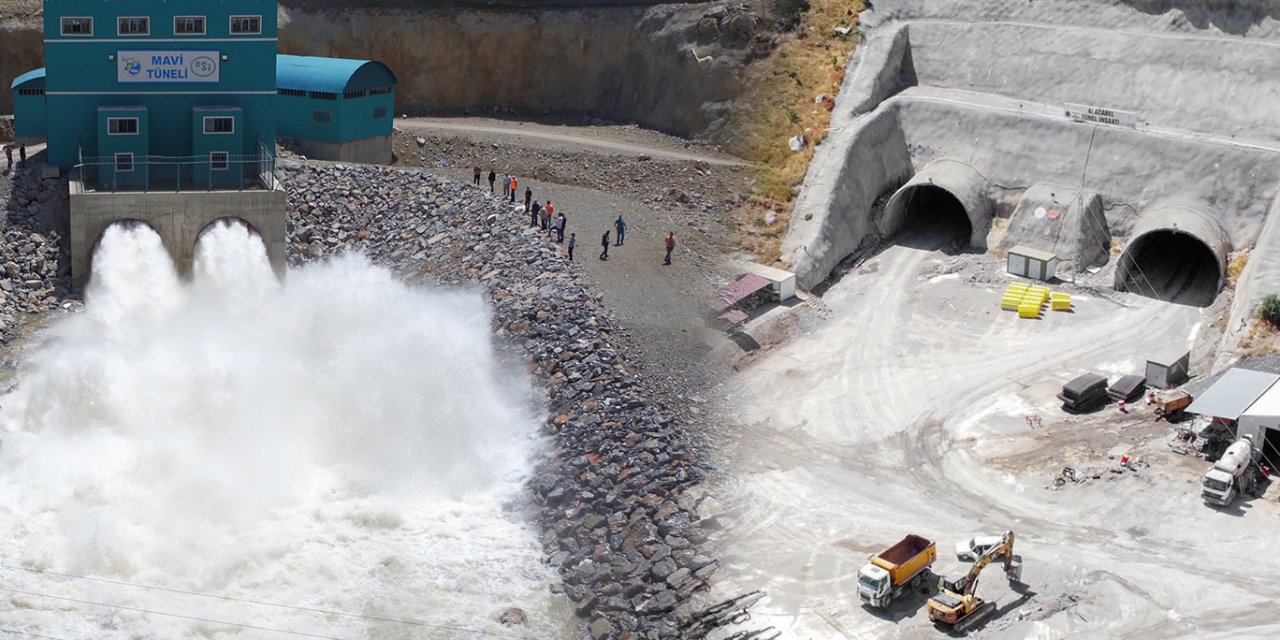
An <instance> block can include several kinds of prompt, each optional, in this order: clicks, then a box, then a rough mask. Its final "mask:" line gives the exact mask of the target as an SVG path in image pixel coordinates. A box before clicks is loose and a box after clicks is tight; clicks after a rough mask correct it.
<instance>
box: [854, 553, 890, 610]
mask: <svg viewBox="0 0 1280 640" xmlns="http://www.w3.org/2000/svg"><path fill="white" fill-rule="evenodd" d="M892 589H893V581H892V580H891V579H890V578H889V572H888V571H885V570H884V569H881V568H880V567H877V566H876V565H874V564H871V563H867V564H865V565H863V566H862V570H861V571H859V572H858V597H859V598H861V599H862V601H863V602H866V603H867V604H870V605H871V606H873V607H884V606H885V605H887V604H888V603H889V601H890V600H892V598H891V597H890V591H891V590H892Z"/></svg>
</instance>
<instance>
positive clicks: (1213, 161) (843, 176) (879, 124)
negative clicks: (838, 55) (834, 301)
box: [783, 90, 1280, 287]
mask: <svg viewBox="0 0 1280 640" xmlns="http://www.w3.org/2000/svg"><path fill="white" fill-rule="evenodd" d="M913 92H914V90H907V91H904V92H903V93H901V94H899V95H898V96H895V97H894V98H892V99H891V100H889V101H887V102H886V103H884V104H882V105H881V106H880V107H879V108H878V109H877V110H876V111H874V112H873V113H871V114H868V115H865V116H860V117H858V118H856V119H855V121H854V122H852V123H850V124H848V125H846V126H845V127H844V128H843V129H841V130H839V131H836V132H835V133H834V134H833V135H830V136H828V138H827V140H826V141H825V142H824V143H823V145H821V146H819V148H818V149H817V151H816V152H815V156H814V162H813V164H812V165H811V166H810V170H809V174H808V176H807V177H806V180H805V186H804V189H803V190H802V191H801V194H800V197H799V198H798V199H797V203H796V210H795V213H794V214H793V216H792V223H791V228H790V229H789V230H788V234H787V237H786V239H785V240H784V242H783V257H784V259H786V260H788V261H790V263H791V264H792V265H793V269H794V271H795V272H796V277H797V279H798V281H799V282H800V284H801V286H804V287H813V286H815V285H816V284H817V283H819V282H821V281H823V280H824V279H826V277H827V275H828V274H829V273H830V270H831V268H832V267H834V266H835V264H837V263H838V262H839V261H840V260H841V259H843V258H844V257H845V256H847V255H849V254H850V253H852V252H853V251H854V250H855V249H857V247H858V246H859V244H860V242H861V241H862V238H863V236H864V235H865V234H866V233H869V232H871V231H872V228H871V224H870V220H869V214H870V211H871V205H872V204H873V203H874V201H875V198H876V197H877V196H878V195H880V194H881V193H882V192H883V191H882V190H883V189H884V188H885V187H886V186H894V187H896V186H897V184H901V183H902V182H904V181H905V180H906V179H907V178H909V177H910V175H911V170H910V166H911V164H914V165H915V166H923V165H925V164H928V163H929V162H932V161H934V160H938V159H953V160H962V161H964V162H965V163H966V164H969V165H971V166H973V167H977V168H978V169H980V170H981V173H982V175H984V176H985V177H986V178H987V179H988V180H989V181H990V182H991V184H992V186H993V188H995V189H997V190H1016V189H1025V188H1027V187H1029V186H1030V185H1032V184H1034V183H1036V182H1041V181H1046V182H1055V183H1059V184H1077V185H1078V184H1081V183H1082V182H1083V184H1084V185H1085V187H1086V188H1087V189H1089V190H1093V191H1097V192H1098V193H1099V194H1101V195H1102V198H1103V201H1104V203H1105V209H1106V211H1107V225H1108V228H1109V230H1110V232H1111V233H1112V234H1116V235H1127V234H1128V233H1129V232H1130V231H1131V230H1132V228H1133V226H1134V224H1135V222H1136V220H1137V218H1138V217H1139V212H1141V211H1143V210H1146V209H1149V208H1151V207H1152V206H1153V205H1155V204H1158V203H1161V202H1164V201H1168V200H1177V201H1180V202H1183V203H1187V204H1188V205H1189V206H1191V207H1192V208H1195V209H1199V210H1202V211H1205V212H1207V213H1208V214H1209V215H1211V216H1212V217H1213V218H1214V220H1216V221H1217V222H1218V224H1220V225H1221V226H1222V228H1223V229H1224V232H1225V234H1226V237H1227V240H1228V243H1229V244H1230V245H1231V246H1234V247H1247V246H1252V245H1253V242H1254V240H1255V239H1256V238H1257V237H1258V233H1259V231H1260V230H1261V228H1262V223H1263V221H1264V219H1265V217H1266V213H1267V207H1268V206H1269V204H1270V203H1271V202H1272V201H1273V200H1274V199H1275V197H1276V195H1277V193H1278V192H1280V161H1278V156H1277V154H1276V153H1275V152H1272V151H1269V150H1267V149H1262V148H1254V147H1249V146H1243V145H1237V144H1233V143H1230V142H1218V141H1210V140H1207V139H1200V138H1195V137H1187V136H1179V135H1173V134H1168V135H1166V134H1160V133H1152V132H1143V131H1137V130H1132V129H1124V128H1120V127H1105V126H1093V125H1086V124H1082V123H1076V122H1072V121H1070V120H1069V119H1067V118H1065V117H1054V116H1045V115H1040V114H1034V113H1029V112H1028V113H1019V112H1016V111H1013V112H1010V111H1008V110H1001V109H991V108H986V107H984V106H981V105H976V106H973V105H966V104H961V103H957V102H955V101H950V100H944V99H934V98H933V97H931V96H930V95H928V94H927V93H921V94H919V95H916V94H915V93H913ZM908 150H909V153H908ZM890 177H893V178H894V179H896V180H897V183H896V184H895V182H894V179H890ZM806 216H808V217H809V219H808V220H806V219H805V217H806Z"/></svg>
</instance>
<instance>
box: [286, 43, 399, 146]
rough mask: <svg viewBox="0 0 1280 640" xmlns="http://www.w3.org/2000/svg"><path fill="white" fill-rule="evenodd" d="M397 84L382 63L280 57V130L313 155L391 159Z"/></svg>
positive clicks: (293, 142) (392, 74)
mask: <svg viewBox="0 0 1280 640" xmlns="http://www.w3.org/2000/svg"><path fill="white" fill-rule="evenodd" d="M395 87H396V76H395V74H394V73H392V72H391V69H389V68H387V65H385V64H382V63H381V62H372V61H369V60H345V59H340V58H317V57H311V56H289V55H280V56H277V57H276V92H277V94H279V105H280V109H279V112H280V119H279V123H278V133H279V135H280V137H281V138H284V139H287V140H289V142H291V143H292V144H293V145H295V146H296V147H298V149H299V151H301V152H302V153H303V154H305V155H307V156H308V157H312V158H319V159H322V160H342V161H349V162H390V161H391V132H392V128H393V118H394V111H393V110H394V108H395Z"/></svg>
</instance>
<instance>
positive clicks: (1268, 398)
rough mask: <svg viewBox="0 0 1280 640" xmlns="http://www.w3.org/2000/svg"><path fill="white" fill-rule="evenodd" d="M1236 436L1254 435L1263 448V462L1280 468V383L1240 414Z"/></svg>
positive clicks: (1254, 439) (1254, 441) (1258, 444)
mask: <svg viewBox="0 0 1280 640" xmlns="http://www.w3.org/2000/svg"><path fill="white" fill-rule="evenodd" d="M1236 436H1237V437H1241V438H1243V437H1245V436H1253V443H1254V444H1255V445H1257V446H1258V447H1260V448H1261V449H1262V457H1263V464H1265V465H1267V466H1269V467H1271V468H1272V469H1280V384H1276V385H1271V387H1270V388H1269V389H1267V390H1266V392H1265V393H1263V394H1262V396H1260V397H1259V398H1258V399H1257V400H1255V401H1254V403H1253V404H1251V405H1249V408H1248V409H1245V411H1244V413H1242V414H1240V420H1239V422H1238V423H1237V426H1236Z"/></svg>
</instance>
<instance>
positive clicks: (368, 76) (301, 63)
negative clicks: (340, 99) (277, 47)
mask: <svg viewBox="0 0 1280 640" xmlns="http://www.w3.org/2000/svg"><path fill="white" fill-rule="evenodd" d="M395 85H396V75H395V74H394V73H392V72H391V69H389V68H387V65H385V64H382V63H381V62H373V61H370V60H348V59H346V58H320V57H316V56H290V55H283V54H281V55H277V56H276V88H277V89H296V90H299V91H324V92H327V93H344V92H346V91H358V90H361V89H372V88H374V87H394V86H395Z"/></svg>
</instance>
